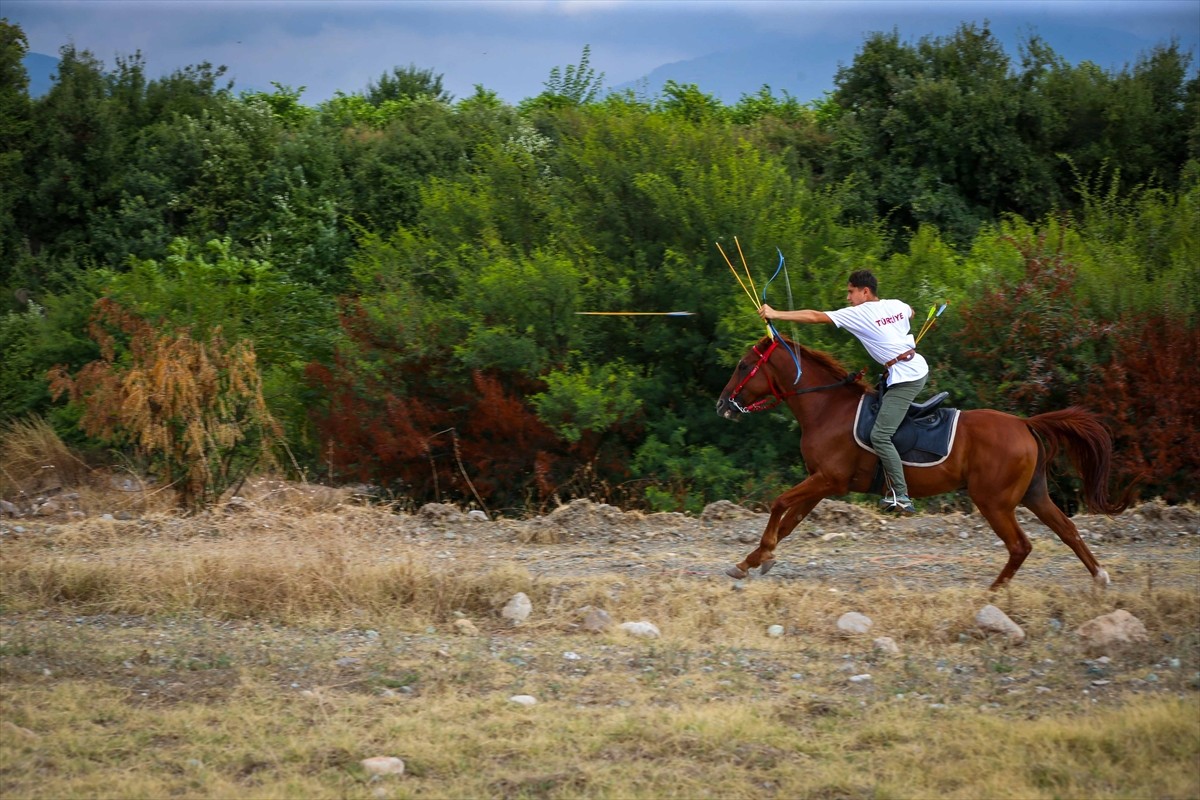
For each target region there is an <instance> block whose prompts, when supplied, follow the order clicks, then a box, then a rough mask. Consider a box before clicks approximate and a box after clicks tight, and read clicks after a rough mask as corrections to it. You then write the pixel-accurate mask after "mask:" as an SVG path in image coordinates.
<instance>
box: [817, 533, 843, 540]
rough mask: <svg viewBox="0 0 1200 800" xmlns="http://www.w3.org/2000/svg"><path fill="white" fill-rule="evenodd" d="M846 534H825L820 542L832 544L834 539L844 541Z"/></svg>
mask: <svg viewBox="0 0 1200 800" xmlns="http://www.w3.org/2000/svg"><path fill="white" fill-rule="evenodd" d="M845 538H846V534H844V533H840V532H836V531H835V532H834V533H827V534H825V535H824V536H822V537H821V541H822V542H832V541H833V540H835V539H845Z"/></svg>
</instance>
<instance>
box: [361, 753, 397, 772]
mask: <svg viewBox="0 0 1200 800" xmlns="http://www.w3.org/2000/svg"><path fill="white" fill-rule="evenodd" d="M358 763H359V764H361V765H362V768H363V769H365V770H366V771H367V772H369V773H371V774H372V775H403V774H404V760H403V759H399V758H396V757H395V756H372V757H371V758H364V759H363V760H362V761H360V762H358Z"/></svg>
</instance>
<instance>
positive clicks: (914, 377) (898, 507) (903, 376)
mask: <svg viewBox="0 0 1200 800" xmlns="http://www.w3.org/2000/svg"><path fill="white" fill-rule="evenodd" d="M878 289H879V283H878V281H877V280H876V279H875V275H874V274H872V273H871V271H870V270H865V269H860V270H857V271H855V272H852V273H850V278H849V281H848V285H847V287H846V301H847V302H848V303H849V304H850V305H849V306H848V307H847V308H839V309H837V310H835V311H813V310H811V309H804V310H802V311H776V310H775V309H773V308H771V307H770V306H769V305H767V304H765V303H764V304H763V305H762V306H761V307H760V308H759V309H758V315H759V316H760V317H762V318H763V319H764V320H774V319H778V320H783V321H785V322H801V323H809V324H816V323H833V324H834V325H836V326H837V327H839V328H843V329H845V330H848V331H850V333H852V334H854V336H855V338H857V339H858V340H859V341H860V342H861V343H862V345H863V347H865V348H866V350H867V353H869V354H870V356H871V358H873V359H875V360H876V361H877V362H879V363H880V364H882V365H883V367H884V369H885V370H887V377H886V380H885V387H884V391H883V399H882V402H881V404H880V407H879V415H878V417H876V419H875V426H874V427H873V428H872V429H871V447H872V449H874V450H875V452H876V454H878V456H879V460H880V462H881V463H882V465H883V470H884V473H885V474H886V475H887V481H888V485H889V486H890V495H889V496H887V497H884V498H883V499H882V500H880V501H879V505H880V507H881V508H882V509H883V510H885V511H891V512H895V513H898V514H913V513H915V512H916V508H915V507H914V506H913V502H912V500H911V499H909V496H908V484H907V483H906V481H905V479H904V465H903V464H902V463H901V460H900V454H899V453H898V452H897V451H896V445H895V444H894V443H893V442H892V436H893V435H894V434H895V433H896V429H897V428H898V427H899V426H900V423H901V422H903V421H904V415H905V414H906V413H908V408H909V404H911V403H912V402H913V401H914V400H915V399H916V397H917V395H918V394H920V393H921V390H922V389H923V388H925V381H926V380H928V378H929V365H928V364H927V363H926V362H925V359H924V358H923V357H922V356H921V354H920V353H918V352H917V351H916V344H915V342H914V341H913V336H912V333H911V331H910V321H911V320H912V316H913V311H912V307H911V306H909V305H908V304H907V303H904V302H902V301H900V300H881V299H879V297H878V295H877V294H876V293H877V291H878Z"/></svg>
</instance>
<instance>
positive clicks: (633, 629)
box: [621, 620, 662, 639]
mask: <svg viewBox="0 0 1200 800" xmlns="http://www.w3.org/2000/svg"><path fill="white" fill-rule="evenodd" d="M621 630H623V631H625V632H626V633H628V634H629V635H630V636H641V637H642V638H645V639H657V638H658V637H659V636H661V635H662V634H661V633H660V632H659V630H658V626H657V625H655V624H654V623H653V622H647V621H646V620H642V621H641V622H622V623H621Z"/></svg>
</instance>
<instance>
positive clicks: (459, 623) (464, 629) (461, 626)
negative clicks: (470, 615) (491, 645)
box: [454, 619, 479, 636]
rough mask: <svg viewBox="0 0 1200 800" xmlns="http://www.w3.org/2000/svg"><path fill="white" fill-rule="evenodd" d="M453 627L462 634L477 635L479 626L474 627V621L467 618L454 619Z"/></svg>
mask: <svg viewBox="0 0 1200 800" xmlns="http://www.w3.org/2000/svg"><path fill="white" fill-rule="evenodd" d="M454 629H455V630H456V631H458V632H459V633H461V634H463V635H464V636H478V635H479V628H476V627H475V623H474V622H471V620H469V619H456V620H454Z"/></svg>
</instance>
